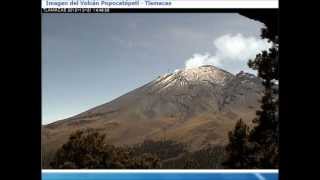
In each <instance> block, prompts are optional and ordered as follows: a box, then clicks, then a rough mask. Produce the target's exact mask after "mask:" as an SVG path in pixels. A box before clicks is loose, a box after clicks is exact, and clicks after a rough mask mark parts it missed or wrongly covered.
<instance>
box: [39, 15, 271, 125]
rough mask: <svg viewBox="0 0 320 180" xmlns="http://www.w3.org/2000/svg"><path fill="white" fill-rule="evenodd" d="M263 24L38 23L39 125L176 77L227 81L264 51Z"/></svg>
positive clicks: (95, 19) (205, 19)
mask: <svg viewBox="0 0 320 180" xmlns="http://www.w3.org/2000/svg"><path fill="white" fill-rule="evenodd" d="M262 27H263V24H261V23H260V22H257V21H253V20H250V19H248V18H245V17H243V16H240V15H238V14H235V13H203V14H201V13H189V14H186V13H179V14H169V13H159V14H152V13H140V14H139V13H131V14H130V13H107V14H50V13H48V14H43V15H42V86H43V87H42V95H43V97H42V100H43V102H42V104H43V105H42V121H43V124H48V123H50V122H53V121H57V120H60V119H64V118H67V117H70V116H73V115H76V114H78V113H81V112H83V111H85V110H88V109H90V108H92V107H95V106H97V105H100V104H103V103H105V102H108V101H110V100H112V99H114V98H116V97H118V96H120V95H122V94H124V93H127V92H129V91H131V90H133V89H135V88H137V87H139V86H141V85H144V84H145V83H147V82H149V81H151V80H153V79H155V78H157V77H158V76H159V75H163V74H165V73H167V72H173V71H174V70H175V69H183V68H188V67H195V66H199V65H204V64H212V65H216V66H219V67H221V68H223V69H225V70H228V71H230V72H232V73H237V72H239V71H240V70H245V71H248V72H251V73H254V72H253V71H251V70H250V69H249V68H248V67H247V65H246V62H247V60H248V59H249V58H252V57H254V55H255V54H257V52H259V51H261V50H262V49H266V48H267V47H268V46H269V44H268V43H266V41H265V40H261V39H260V36H259V35H260V31H261V28H262Z"/></svg>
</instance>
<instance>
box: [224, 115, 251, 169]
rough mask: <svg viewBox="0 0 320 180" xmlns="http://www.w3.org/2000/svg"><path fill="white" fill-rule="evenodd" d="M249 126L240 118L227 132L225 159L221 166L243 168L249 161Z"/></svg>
mask: <svg viewBox="0 0 320 180" xmlns="http://www.w3.org/2000/svg"><path fill="white" fill-rule="evenodd" d="M248 135H249V127H248V126H247V125H246V124H245V123H244V122H243V121H242V119H240V120H239V121H238V122H237V123H236V125H235V128H234V130H233V131H230V132H229V144H228V145H227V147H226V154H227V157H226V161H225V162H224V163H223V166H225V167H228V168H234V169H238V168H244V167H248V166H249V163H250V159H249V158H250V157H251V156H250V148H249V147H250V145H249V142H248Z"/></svg>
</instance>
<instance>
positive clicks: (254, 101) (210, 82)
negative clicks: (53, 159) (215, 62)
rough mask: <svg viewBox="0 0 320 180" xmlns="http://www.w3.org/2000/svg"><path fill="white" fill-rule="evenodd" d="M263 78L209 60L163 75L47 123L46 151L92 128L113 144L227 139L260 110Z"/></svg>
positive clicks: (201, 144) (194, 145)
mask: <svg viewBox="0 0 320 180" xmlns="http://www.w3.org/2000/svg"><path fill="white" fill-rule="evenodd" d="M262 94H263V86H262V82H261V80H260V79H259V78H257V77H256V76H254V75H251V74H248V73H244V72H240V73H238V74H237V75H233V74H231V73H229V72H227V71H225V70H222V69H219V68H217V67H214V66H210V65H206V66H201V67H197V68H192V69H185V70H178V71H175V72H174V73H170V74H165V75H163V76H159V77H158V78H157V79H155V80H153V81H151V82H149V83H148V84H146V85H144V86H142V87H140V88H137V89H135V90H133V91H131V92H129V93H127V94H125V95H123V96H120V97H118V98H117V99H115V100H113V101H111V102H108V103H106V104H103V105H100V106H97V107H95V108H93V109H90V110H88V111H86V112H83V113H81V114H79V115H77V116H74V117H71V118H68V119H65V120H61V121H57V122H55V123H52V124H49V125H45V126H44V127H43V134H42V137H43V149H45V150H44V153H53V152H54V151H56V149H57V148H59V147H60V146H61V145H62V144H63V143H64V142H66V140H67V138H68V136H69V135H70V133H72V132H74V131H76V130H78V129H85V128H94V129H96V130H97V131H99V132H101V133H105V134H106V135H107V140H108V141H109V142H110V143H112V144H114V145H130V144H135V143H139V142H142V141H143V140H145V139H155V140H157V139H163V138H165V139H172V140H175V141H181V142H184V143H187V144H189V145H190V149H194V150H196V149H200V148H202V147H204V146H205V145H208V144H224V143H226V142H227V133H228V131H229V130H231V129H232V128H233V127H234V124H235V122H236V121H237V120H238V119H239V118H242V119H243V120H244V121H246V122H248V123H250V122H251V120H252V119H253V118H254V117H255V111H256V110H257V109H259V107H260V103H259V100H260V98H261V96H262Z"/></svg>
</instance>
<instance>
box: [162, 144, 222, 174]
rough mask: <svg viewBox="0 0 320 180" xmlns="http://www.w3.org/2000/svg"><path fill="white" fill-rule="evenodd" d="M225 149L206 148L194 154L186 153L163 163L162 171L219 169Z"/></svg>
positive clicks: (219, 147) (220, 147) (218, 147)
mask: <svg viewBox="0 0 320 180" xmlns="http://www.w3.org/2000/svg"><path fill="white" fill-rule="evenodd" d="M224 159H225V147H223V146H207V147H205V148H203V149H200V150H198V151H195V152H186V153H183V154H180V155H179V156H177V157H175V158H171V159H168V160H165V161H163V163H162V168H164V169H221V168H223V166H222V162H223V160H224Z"/></svg>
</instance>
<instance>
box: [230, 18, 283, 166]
mask: <svg viewBox="0 0 320 180" xmlns="http://www.w3.org/2000/svg"><path fill="white" fill-rule="evenodd" d="M249 16H250V15H249ZM255 18H258V19H262V21H263V22H264V23H265V25H266V28H264V29H262V34H261V36H262V37H263V38H268V39H269V40H270V41H271V42H272V43H273V46H272V48H270V49H269V51H263V52H262V53H260V54H258V55H257V56H256V58H255V59H254V60H249V62H248V66H249V67H250V68H252V69H254V70H257V71H258V76H259V77H260V78H261V79H262V80H263V85H264V87H265V91H264V95H263V97H262V100H261V110H259V111H257V112H256V114H257V117H256V118H255V119H254V120H253V123H254V125H255V126H254V127H253V128H252V129H251V130H250V131H248V128H247V127H246V125H241V126H242V127H241V126H240V122H239V123H237V125H236V127H235V129H234V130H233V132H231V133H230V134H229V140H230V142H229V145H228V146H227V148H226V150H227V153H228V156H227V157H228V158H227V159H226V162H225V165H226V166H227V167H230V168H267V169H270V168H272V169H273V168H278V166H279V115H278V110H279V97H278V94H279V92H278V86H277V85H276V84H275V82H276V81H278V80H279V45H278V43H279V37H278V34H277V25H276V24H275V23H270V22H271V21H270V19H268V18H265V17H255ZM241 129H242V130H241ZM235 139H238V143H235ZM235 144H237V145H235ZM241 151H244V152H241ZM240 153H241V154H240Z"/></svg>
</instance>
